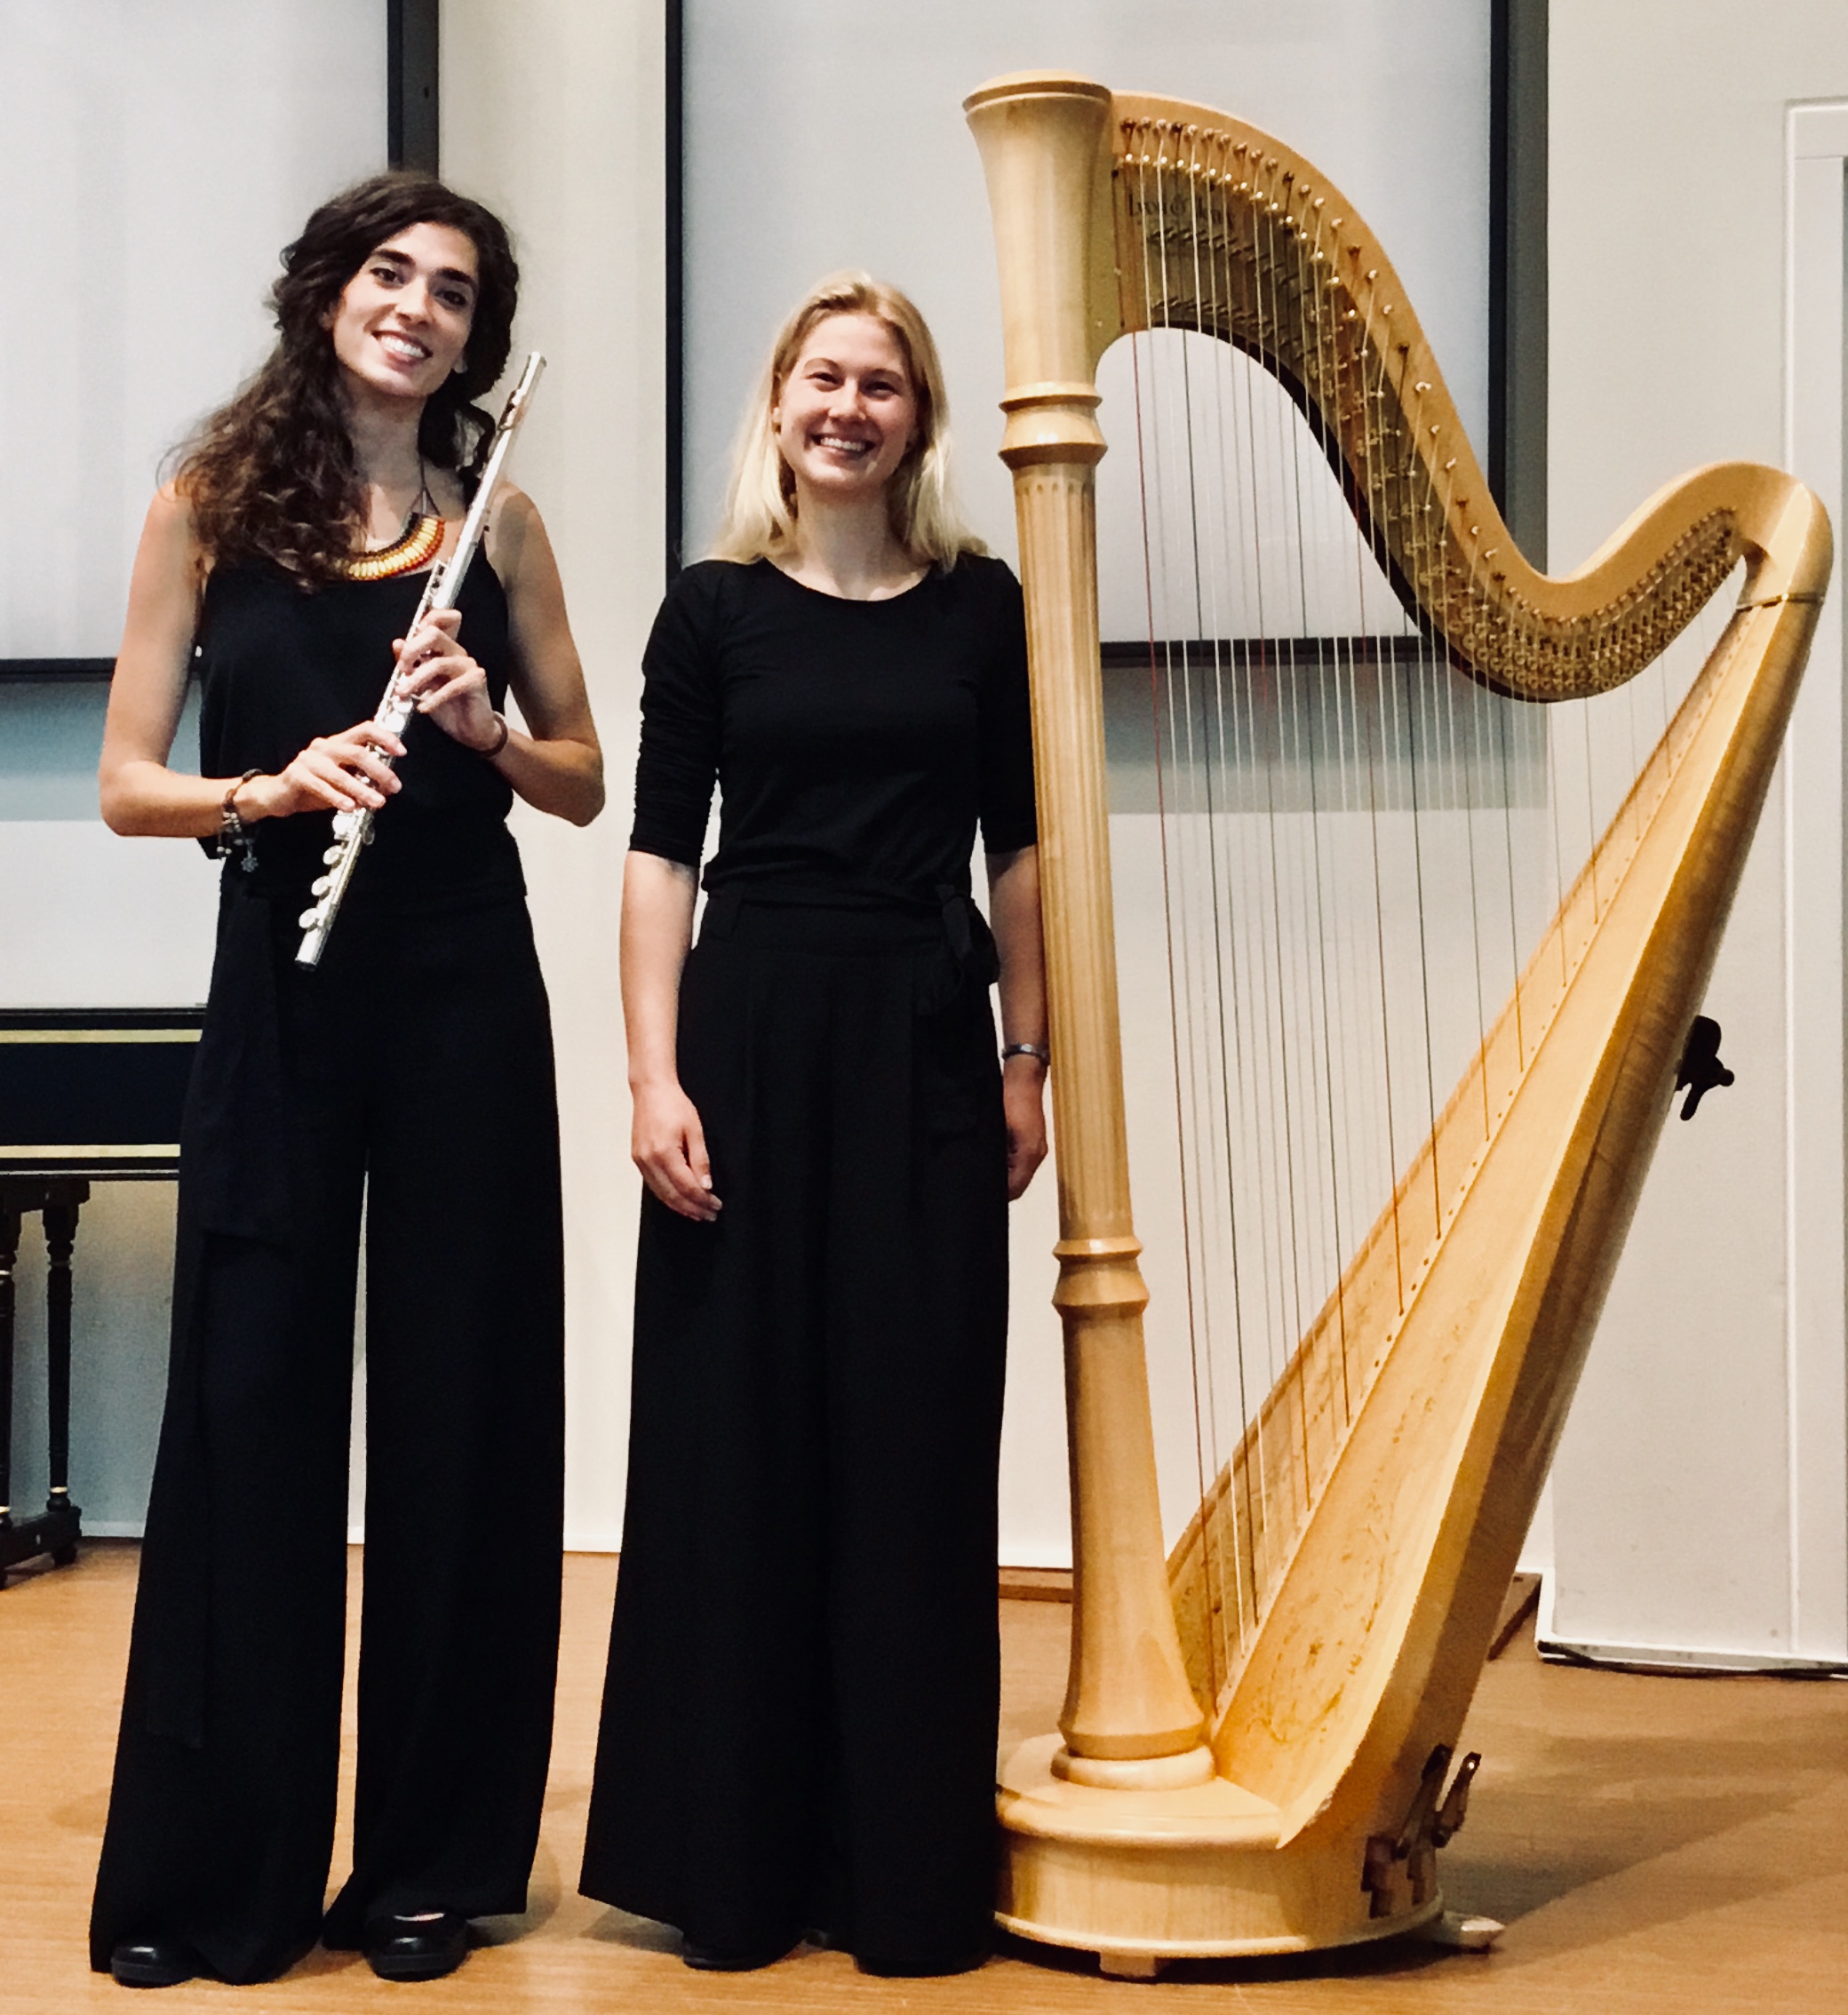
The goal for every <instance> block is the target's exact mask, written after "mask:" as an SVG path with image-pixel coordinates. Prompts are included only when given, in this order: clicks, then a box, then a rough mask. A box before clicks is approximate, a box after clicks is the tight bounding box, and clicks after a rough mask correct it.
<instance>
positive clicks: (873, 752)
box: [629, 555, 1037, 896]
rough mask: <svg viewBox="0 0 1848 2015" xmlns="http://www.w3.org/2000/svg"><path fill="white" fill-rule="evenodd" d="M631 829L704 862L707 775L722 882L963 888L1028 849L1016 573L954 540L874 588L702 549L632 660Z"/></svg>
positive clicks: (686, 860) (652, 843)
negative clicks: (913, 574) (895, 586)
mask: <svg viewBox="0 0 1848 2015" xmlns="http://www.w3.org/2000/svg"><path fill="white" fill-rule="evenodd" d="M642 669H643V673H644V677H645V682H644V687H643V691H642V701H641V713H642V727H641V758H640V761H639V763H638V765H637V769H636V776H635V824H634V828H633V832H632V833H631V835H630V840H629V844H630V846H631V847H632V848H635V849H636V850H637V851H639V852H641V853H647V854H657V855H660V856H663V857H664V858H665V859H667V860H671V861H679V862H681V863H682V864H685V865H687V866H689V867H697V865H698V864H699V859H700V851H701V847H702V844H703V842H704V840H705V828H706V818H707V814H708V812H709V810H710V808H711V805H712V795H713V784H714V782H715V781H716V782H717V784H718V785H719V788H720V800H721V802H720V829H719V850H718V852H717V853H716V854H715V855H714V856H713V860H712V863H711V864H710V866H709V867H708V869H707V871H706V876H705V881H706V886H707V887H708V888H720V887H722V886H724V885H725V884H726V883H728V882H737V883H740V884H744V883H746V882H754V883H759V884H761V883H765V882H779V883H784V884H789V885H797V886H801V887H805V888H831V889H832V888H841V889H854V888H864V889H869V890H892V889H903V890H904V891H906V892H908V893H912V894H915V895H917V896H928V895H929V894H930V892H931V891H932V890H933V889H936V888H941V887H943V886H944V885H945V884H948V885H950V886H952V887H953V888H968V865H969V856H970V853H971V851H972V849H973V847H974V843H975V838H976V827H977V825H978V824H979V825H980V827H981V832H982V838H983V842H984V846H985V847H986V848H987V849H988V851H989V852H990V853H992V854H1000V853H1009V852H1012V851H1013V850H1014V849H1015V848H1020V847H1025V846H1030V845H1032V842H1033V840H1034V838H1035V837H1036V832H1037V828H1036V826H1035V823H1034V814H1033V758H1032V729H1031V724H1030V718H1029V712H1028V704H1027V678H1026V629H1025V620H1024V612H1023V608H1022V602H1021V593H1020V585H1019V584H1018V582H1016V580H1015V578H1014V576H1013V575H1012V573H1010V572H1009V571H1008V568H1007V567H1006V566H1005V565H1004V564H1003V563H1002V562H1001V561H999V560H991V559H985V558H981V557H976V556H968V555H966V556H965V557H963V558H962V559H960V560H959V561H957V563H956V565H955V566H954V567H952V568H950V569H947V570H946V569H940V568H939V569H932V571H931V572H930V573H929V574H928V575H926V577H924V579H923V580H921V581H920V582H919V584H918V585H917V586H915V587H914V588H912V589H910V590H908V591H907V592H906V593H904V594H900V595H895V596H893V597H891V598H890V599H889V600H888V601H845V600H843V599H841V598H840V597H839V596H836V595H830V594H824V593H819V592H818V591H816V589H814V588H808V587H804V586H802V585H801V583H800V582H797V581H793V580H791V579H790V577H788V576H787V575H786V574H785V573H783V572H782V571H781V570H780V569H777V567H775V566H773V565H772V564H771V563H770V562H769V561H767V560H758V561H753V562H751V563H750V564H748V565H742V566H741V565H738V564H737V563H735V562H732V561H716V560H709V561H700V562H699V563H698V564H697V565H695V566H691V567H689V568H687V569H685V570H684V571H683V572H682V573H681V574H680V575H679V576H678V577H676V579H675V580H674V582H673V585H672V586H671V587H670V588H669V589H668V592H667V597H666V600H665V601H664V602H663V603H662V605H661V611H660V614H659V615H658V616H657V617H656V619H655V627H654V632H653V633H652V635H651V636H650V637H649V643H648V649H647V651H646V653H645V654H644V657H643V658H642Z"/></svg>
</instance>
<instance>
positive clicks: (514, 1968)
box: [0, 1542, 1848, 2015]
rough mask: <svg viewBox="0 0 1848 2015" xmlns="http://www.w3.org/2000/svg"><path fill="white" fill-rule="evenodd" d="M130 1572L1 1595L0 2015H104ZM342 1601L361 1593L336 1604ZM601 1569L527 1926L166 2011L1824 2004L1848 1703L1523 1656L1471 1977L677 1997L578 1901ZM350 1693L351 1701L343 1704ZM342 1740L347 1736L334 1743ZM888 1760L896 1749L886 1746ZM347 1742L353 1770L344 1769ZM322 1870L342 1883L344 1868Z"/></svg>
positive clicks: (1015, 1691)
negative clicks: (98, 1926) (408, 1965)
mask: <svg viewBox="0 0 1848 2015" xmlns="http://www.w3.org/2000/svg"><path fill="white" fill-rule="evenodd" d="M134 1573H135V1549H133V1547H131V1546H129V1545H125V1544H122V1543H116V1544H110V1543H108V1542H101V1543H97V1544H95V1545H93V1546H92V1547H91V1549H89V1550H88V1551H87V1552H86V1553H85V1555H84V1558H83V1559H82V1560H81V1561H80V1562H79V1563H78V1564H77V1565H76V1566H75V1567H73V1568H68V1569H61V1570H58V1571H56V1572H46V1573H37V1574H33V1575H29V1576H26V1577H24V1578H22V1579H20V1580H19V1581H15V1582H14V1584H13V1585H12V1587H11V1588H9V1589H6V1590H5V1591H4V1593H0V1724H4V1725H0V2009H4V2011H6V2015H24V2011H41V2010H43V2011H56V2015H71V2011H79V2010H83V2009H86V2008H92V2007H93V2008H98V2009H102V2008H113V2009H115V2010H116V2011H117V2015H120V2011H121V2010H122V2008H123V1995H124V1991H125V1990H123V1989H122V1988H119V1987H115V1986H114V1985H113V1984H112V1983H111V1982H110V1981H109V1980H108V1979H106V1978H99V1977H98V1976H96V1975H94V1974H92V1973H91V1972H90V1971H88V1970H87V1967H86V1963H85V1955H84V1919H85V1915H86V1912H87V1910H88V1907H89V1897H90V1884H91V1878H92V1872H93V1870H94V1867H95V1862H96V1851H97V1842H98V1836H99V1835H100V1830H101V1827H102V1821H103V1812H104V1804H105V1800H106V1796H107V1792H108V1778H109V1761H110V1753H111V1748H112V1744H113V1740H114V1734H115V1723H116V1708H117V1702H118V1700H119V1696H120V1689H121V1684H122V1667H123V1654H124V1650H125V1646H126V1644H127V1637H128V1619H129V1606H130V1602H131V1597H132V1593H133V1584H134ZM354 1579H355V1581H356V1580H357V1577H356V1576H355V1577H354ZM612 1579H613V1564H612V1563H611V1562H609V1560H607V1559H599V1558H595V1557H584V1556H578V1557H573V1558H571V1559H570V1560H569V1561H568V1562H567V1573H566V1583H565V1590H566V1594H565V1646H564V1656H563V1664H562V1675H561V1686H560V1698H559V1708H560V1712H559V1719H558V1741H557V1748H556V1749H555V1750H554V1758H553V1770H552V1791H551V1798H550V1802H549V1804H548V1806H547V1809H546V1828H545V1836H544V1839H543V1841H542V1843H541V1846H540V1850H539V1861H538V1868H537V1870H536V1871H535V1880H534V1888H533V1907H532V1909H531V1910H530V1913H529V1914H528V1915H526V1916H525V1917H523V1918H519V1919H512V1920H500V1921H498V1922H496V1923H493V1924H492V1925H490V1927H488V1935H489V1936H490V1939H491V1940H492V1943H491V1944H490V1946H489V1947H487V1948H485V1949H483V1950H481V1951H479V1952H476V1953H475V1954H474V1955H473V1956H472V1957H471V1958H470V1960H469V1962H468V1963H467V1964H466V1966H465V1967H464V1968H463V1969H462V1971H460V1972H459V1973H458V1974H456V1975H454V1976H453V1977H452V1978H451V1979H447V1980H442V1981H437V1982H433V1983H431V1984H429V1985H426V1986H422V1987H415V1988H411V1987H391V1986H387V1985H386V1984H385V1983H383V1982H381V1981H378V1980H376V1979H374V1978H373V1977H372V1975H371V1973H370V1971H368V1970H367V1968H366V1966H365V1964H364V1963H363V1961H362V1960H360V1959H358V1958H356V1957H355V1956H354V1955H349V1954H335V1953H326V1952H317V1953H315V1954H314V1955H312V1956H311V1957H310V1958H309V1959H307V1961H306V1962H304V1963H303V1964H302V1965H300V1966H299V1967H298V1968H297V1969H296V1971H294V1972H293V1973H291V1975H290V1976H289V1977H288V1979H285V1980H283V1981H280V1982H277V1983H276V1984H275V1985H273V1986H269V1987H219V1986H215V1985H202V1984H194V1985H191V1986H187V1987H176V1988H171V1989H169V1990H167V1991H166V1992H165V1994H164V1995H163V1996H162V1997H161V1999H160V2000H159V2002H158V2003H157V2004H156V2005H157V2006H158V2007H159V2008H160V2010H161V2011H162V2015H187V2011H192V2010H195V2009H217V2010H221V2011H222V2010H229V2009H233V2008H236V2009H239V2010H243V2011H258V2010H260V2011H264V2015H270V2011H277V2015H286V2011H302V2015H345V2011H374V2010H378V2009H379V2008H382V2007H384V2006H386V2004H389V2005H390V2006H393V2007H396V2008H398V2009H400V2010H401V2011H402V2009H403V2008H404V2007H406V2006H409V2005H410V2004H411V2003H413V2002H415V2003H417V2004H418V2005H419V2006H428V2007H429V2008H431V2009H433V2010H442V2009H447V2010H450V2011H453V2015H473V2011H480V2015H511V2011H515V2010H520V2009H527V2008H541V2007H545V2008H555V2009H558V2010H561V2011H565V2010H569V2011H572V2015H576V2011H578V2010H580V2009H585V2010H596V2011H601V2010H610V2011H618V2010H637V2011H649V2015H653V2011H657V2010H658V2011H729V2010H737V2011H746V2010H751V2011H754V2010H778V2011H791V2015H795V2011H803V2015H807V2011H848V2010H855V2011H866V2015H883V2011H889V2010H898V2009H906V2010H912V2009H917V2010H944V2011H1022V2015H1054V2011H1063V2010H1099V2009H1111V2010H1121V2011H1135V2010H1136V2009H1145V2010H1149V2011H1151V2015H1154V2011H1160V2010H1164V2009H1166V2010H1169V2011H1175V2010H1181V2009H1186V2008H1193V2009H1200V2010H1216V2009H1226V2010H1233V2009H1237V2010H1239V2011H1247V2010H1269V2009H1276V2010H1279V2011H1282V2010H1287V2011H1290V2015H1312V2011H1323V2010H1342V2011H1375V2010H1392V2011H1413V2010H1425V2009H1433V2010H1443V2011H1477V2010H1481V2011H1495V2015H1538V2011H1555V2010H1560V2011H1564V2010H1571V2011H1573V2015H1619V2011H1632V2010H1634V2011H1650V2015H1654V2011H1661V2015H1669V2011H1673V2015H1706V2011H1733V2010H1738V2011H1745V2010H1750V2011H1754V2015H1770V2011H1782V2010H1798V2009H1801V2010H1821V2009H1828V2008H1840V2007H1843V2006H1844V2005H1848V1685H1844V1684H1830V1683H1828V1682H1820V1683H1809V1684H1805V1683H1802V1682H1798V1681H1792V1680H1772V1679H1753V1678H1736V1679H1668V1678H1645V1677H1635V1676H1632V1675H1628V1674H1621V1673H1609V1672H1590V1671H1575V1670H1569V1669H1560V1668H1557V1667H1549V1666H1543V1665H1541V1663H1540V1662H1539V1661H1538V1660H1537V1659H1536V1658H1535V1656H1534V1654H1533V1644H1532V1637H1531V1629H1530V1630H1527V1631H1524V1632H1523V1633H1522V1635H1521V1636H1520V1637H1518V1638H1517V1640H1516V1642H1515V1643H1514V1644H1513V1645H1512V1646H1511V1647H1510V1648H1509V1651H1508V1652H1507V1653H1506V1654H1505V1655H1504V1656H1503V1657H1502V1659H1500V1660H1499V1661H1497V1662H1495V1663H1494V1664H1493V1665H1491V1666H1490V1667H1489V1669H1488V1670H1487V1672H1486V1674H1485V1676H1484V1680H1483V1684H1482V1687H1481V1690H1480V1692H1479V1693H1478V1699H1477V1706H1476V1708H1475V1711H1474V1714H1473V1716H1472V1717H1471V1721H1470V1728H1469V1732H1468V1735H1467V1740H1468V1742H1469V1744H1470V1746H1471V1747H1473V1748H1480V1749H1481V1750H1482V1752H1483V1754H1484V1756H1485V1759H1486V1760H1485V1762H1484V1764H1483V1769H1482V1774H1481V1776H1480V1778H1479V1779H1478V1782H1477V1788H1476V1794H1475V1798H1474V1802H1473V1803H1472V1805H1471V1808H1470V1823H1469V1825H1468V1826H1467V1827H1466V1828H1465V1829H1464V1831H1463V1833H1462V1836H1461V1837H1460V1838H1459V1839H1458V1840H1457V1842H1456V1843H1455V1844H1454V1845H1453V1846H1452V1847H1451V1848H1450V1849H1449V1850H1448V1851H1447V1852H1446V1854H1445V1856H1444V1862H1443V1865H1444V1868H1445V1870H1446V1874H1445V1886H1446V1893H1447V1895H1448V1897H1449V1899H1450V1900H1451V1902H1452V1903H1453V1904H1454V1905H1455V1906H1457V1907H1462V1908H1464V1909H1467V1910H1471V1911H1480V1912H1484V1913H1486V1914H1487V1915H1492V1916H1495V1917H1500V1918H1502V1919H1503V1920H1505V1921H1506V1923H1507V1924H1508V1930H1507V1931H1506V1933H1505V1935H1504V1936H1503V1938H1502V1943H1501V1946H1500V1948H1499V1949H1498V1950H1497V1951H1495V1952H1494V1953H1493V1954H1490V1955H1482V1956H1478V1955H1454V1954H1453V1955H1443V1954H1439V1953H1438V1952H1437V1951H1435V1950H1434V1949H1432V1948H1430V1947H1423V1946H1407V1947H1375V1948H1373V1949H1372V1950H1370V1951H1368V1952H1366V1953H1365V1954H1363V1955H1359V1956H1356V1957H1350V1958H1347V1959H1345V1960H1338V1961H1334V1962H1330V1961H1326V1960H1325V1961H1322V1962H1319V1963H1289V1964H1279V1963H1263V1964H1255V1963H1246V1964H1243V1965H1237V1964H1231V1963H1224V1962H1215V1963H1206V1962H1198V1963H1188V1964H1185V1965H1181V1966H1176V1967H1175V1968H1173V1969H1172V1970H1171V1971H1169V1972H1168V1973H1167V1975H1166V1976H1164V1978H1163V1979H1161V1980H1160V1981H1159V1982H1158V1983H1156V1984H1154V1985H1152V1986H1140V1985H1135V1984H1131V1983H1127V1982H1123V1981H1115V1980H1105V1979H1101V1978H1099V1976H1098V1975H1097V1973H1096V1971H1095V1963H1091V1962H1087V1961H1086V1960H1083V1959H1079V1958H1075V1957H1063V1956H1061V1955H1054V1954H1047V1953H1045V1952H1043V1951H1040V1950H1037V1949H1033V1948H1030V1947H1025V1946H1022V1945H1016V1946H1011V1947H1009V1948H1008V1950H1007V1951H1005V1952H1004V1953H1003V1954H1002V1955H1001V1956H1000V1957H999V1958H998V1959H996V1960H995V1961H994V1962H993V1963H991V1964H990V1965H989V1966H987V1967H986V1968H984V1970H983V1971H981V1972H979V1973H975V1974H970V1975H968V1976H965V1977H964V1978H962V1979H953V1980H944V1981H928V1980H924V1981H916V1980H913V1981H885V1980H874V1979H864V1978H863V1977H862V1976H860V1975H859V1974H858V1973H856V1971H855V1970H854V1967H853V1963H852V1962H851V1961H850V1960H849V1959H848V1958H846V1957H845V1956H843V1955H840V1954H839V1953H832V1952H811V1951H804V1952H802V1953H801V1954H800V1955H797V1956H796V1957H794V1958H793V1959H791V1960H788V1961H785V1963H783V1964H781V1965H778V1966H775V1967H772V1968H770V1969H769V1970H768V1971H764V1972H761V1973H754V1974H749V1975H725V1976H715V1975H711V1974H699V1973H693V1972H689V1971H687V1969H686V1968H685V1967H683V1966H682V1965H681V1963H680V1961H679V1959H678V1957H677V1956H676V1949H677V1948H676V1941H675V1939H674V1938H673V1933H671V1932H669V1931H665V1930H663V1929H662V1928H661V1927H660V1926H658V1925H654V1924H649V1923H642V1922H641V1921H640V1920H638V1919H634V1918H629V1917H625V1916H623V1915H621V1914H620V1913H618V1912H616V1911H613V1910H609V1909H606V1908H604V1907H602V1906H601V1905H599V1904H594V1903H590V1902H586V1901H585V1900H584V1899H583V1898H582V1897H580V1896H578V1894H577V1892H576V1889H575V1876H576V1871H577V1866H578V1846H579V1841H580V1836H581V1833H582V1828H583V1823H584V1809H585V1799H586V1796H587V1795H588V1789H589V1772H590V1759H591V1741H592V1733H593V1727H594V1724H595V1715H596V1706H597V1694H598V1688H599V1685H600V1684H601V1676H602V1646H603V1636H604V1632H605V1630H606V1629H607V1625H608V1617H609V1594H610V1588H611V1585H612ZM1002 1615H1003V1628H1004V1636H1005V1642H1006V1652H1007V1679H1006V1687H1005V1724H1004V1737H1005V1739H1007V1740H1017V1739H1018V1738H1019V1737H1020V1736H1022V1735H1024V1734H1026V1733H1029V1732H1037V1731H1040V1730H1041V1729H1044V1728H1047V1727H1050V1726H1051V1724H1052V1721H1053V1717H1054V1716H1055V1712H1056V1709H1057V1707H1058V1702H1059V1698H1060V1694H1061V1691H1062V1687H1063V1673H1064V1656H1065V1646H1064V1635H1065V1630H1066V1627H1067V1623H1068V1621H1069V1617H1070V1611H1069V1610H1067V1609H1066V1608H1064V1607H1063V1606H1062V1605H1058V1604H1056V1603H1051V1602H1027V1601H1022V1602H1008V1603H1005V1604H1004V1605H1002ZM349 1691H350V1687H349ZM349 1734H350V1731H349ZM892 1739H893V1756H894V1758H895V1763H896V1762H900V1761H902V1758H903V1756H904V1730H903V1729H900V1728H895V1729H894V1730H893V1732H892ZM350 1759H351V1750H350V1743H349V1748H348V1768H349V1770H350V1767H351V1760H350ZM344 1852H345V1844H344V1841H343V1842H342V1844H340V1845H339V1846H338V1847H337V1849H336V1857H337V1860H336V1876H337V1877H338V1875H339V1870H340V1868H342V1867H343V1866H344V1863H343V1862H342V1861H341V1860H339V1856H340V1855H342V1854H343V1853H344Z"/></svg>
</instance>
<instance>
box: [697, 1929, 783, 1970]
mask: <svg viewBox="0 0 1848 2015" xmlns="http://www.w3.org/2000/svg"><path fill="white" fill-rule="evenodd" d="M801 1942H802V1941H801V1939H800V1938H793V1939H790V1940H789V1941H788V1942H787V1943H786V1944H784V1945H779V1946H777V1947H774V1948H773V1949H772V1950H770V1951H768V1952H721V1951H718V1950H716V1949H715V1948H714V1947H712V1946H710V1945H696V1944H695V1943H694V1942H693V1940H692V1939H690V1938H689V1939H686V1940H685V1941H684V1942H683V1943H682V1945H681V1965H683V1966H690V1967H691V1968H692V1969H693V1971H695V1972H696V1973H754V1972H756V1971H758V1970H759V1968H760V1967H763V1966H774V1965H775V1964H776V1963H777V1961H778V1960H779V1959H787V1958H788V1957H789V1955H790V1954H791V1953H792V1952H793V1951H794V1950H795V1948H796V1947H797V1946H799V1945H800V1944H801Z"/></svg>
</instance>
